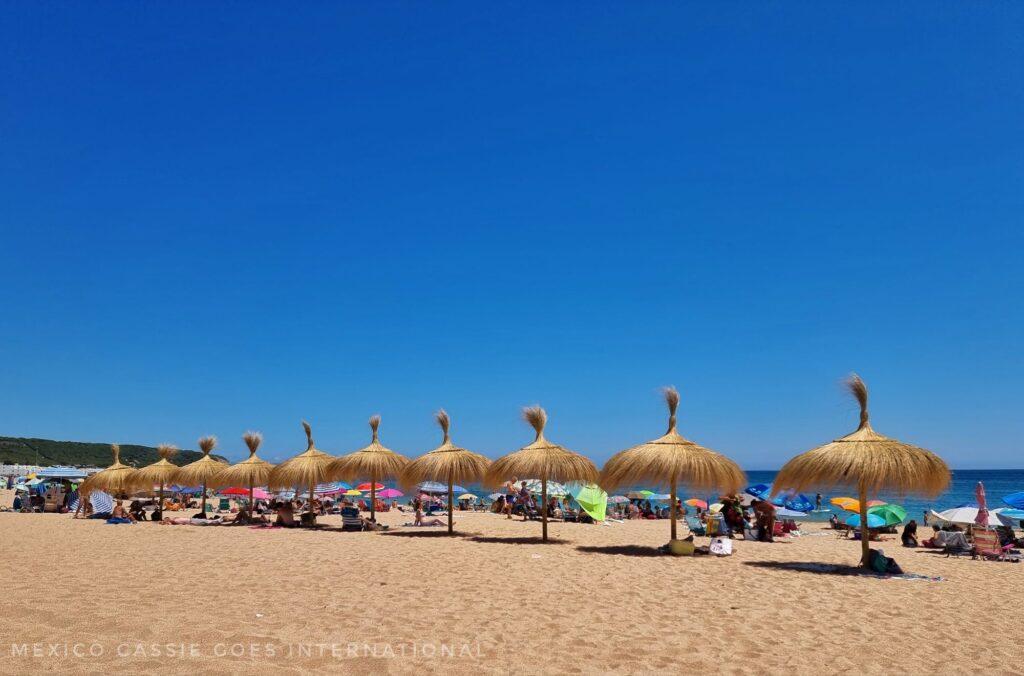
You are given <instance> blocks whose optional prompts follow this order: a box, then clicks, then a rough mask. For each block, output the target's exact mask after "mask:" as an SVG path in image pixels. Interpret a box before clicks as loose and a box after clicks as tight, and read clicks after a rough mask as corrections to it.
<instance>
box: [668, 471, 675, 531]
mask: <svg viewBox="0 0 1024 676" xmlns="http://www.w3.org/2000/svg"><path fill="white" fill-rule="evenodd" d="M671 500H672V507H671V508H670V510H669V513H670V514H671V515H672V539H673V540H675V539H676V478H675V477H672V492H671Z"/></svg>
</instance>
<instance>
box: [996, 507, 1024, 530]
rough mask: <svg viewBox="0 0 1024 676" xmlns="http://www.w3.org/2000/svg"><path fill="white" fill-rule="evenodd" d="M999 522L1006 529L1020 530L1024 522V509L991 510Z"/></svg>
mask: <svg viewBox="0 0 1024 676" xmlns="http://www.w3.org/2000/svg"><path fill="white" fill-rule="evenodd" d="M992 511H993V512H994V513H995V515H996V518H997V519H999V522H1000V523H1002V524H1003V525H1004V526H1006V527H1007V528H1020V523H1021V521H1024V509H993V510H992Z"/></svg>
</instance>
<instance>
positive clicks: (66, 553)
mask: <svg viewBox="0 0 1024 676" xmlns="http://www.w3.org/2000/svg"><path fill="white" fill-rule="evenodd" d="M0 493H2V494H0V500H2V501H3V502H2V503H0V504H5V505H9V504H10V497H11V496H10V493H9V492H0ZM381 519H382V522H384V523H388V524H392V525H393V526H398V525H399V524H401V523H403V522H405V521H407V520H410V519H409V515H407V514H398V513H395V512H392V513H385V514H382V515H381ZM321 523H324V524H327V525H330V526H337V525H338V523H339V520H338V518H337V517H328V518H324V519H321ZM456 528H457V529H458V530H459V531H460V534H459V535H458V536H457V537H454V538H449V537H447V536H446V535H445V534H443V533H442V532H441V531H443V529H439V528H438V529H428V528H423V529H415V528H400V529H397V530H395V531H393V532H391V533H345V532H340V531H332V530H321V531H310V530H293V529H274V530H253V529H250V528H247V527H231V528H229V527H205V528H204V527H195V526H159V525H155V524H149V523H145V524H138V525H132V526H113V525H107V524H105V523H103V522H102V521H83V520H77V521H76V520H73V519H72V518H71V517H70V516H68V515H54V514H13V513H0V542H2V543H3V545H2V546H3V570H4V575H3V578H4V582H5V584H4V588H3V593H2V598H0V670H3V671H4V672H6V673H26V672H35V671H43V670H46V671H73V672H76V673H83V672H111V671H117V672H128V671H131V672H136V673H139V672H157V671H159V672H161V673H237V672H242V671H246V672H260V673H262V672H268V673H269V672H276V673H307V672H310V671H313V672H328V671H331V672H338V671H339V670H344V671H345V672H346V673H357V674H359V673H365V674H371V673H374V674H375V673H391V672H394V673H409V672H413V671H424V670H427V671H444V672H446V673H508V672H513V671H515V672H520V671H523V670H529V671H532V672H534V673H587V674H591V673H638V672H669V671H671V672H704V673H730V674H731V673H737V674H740V673H742V674H746V673H750V674H764V673H783V672H785V673H815V674H821V673H825V674H833V673H843V672H848V671H857V672H859V673H867V674H893V673H914V674H944V673H950V674H952V673H964V672H968V671H974V672H975V673H979V672H984V673H1022V672H1024V656H1022V653H1021V650H1020V647H1019V646H1020V643H1019V640H1018V639H1019V635H1020V634H1019V632H1020V625H1019V622H1018V621H1017V620H1016V619H1014V618H1016V617H1019V614H1020V610H1021V608H1022V607H1024V592H1022V591H1021V580H1022V575H1024V564H1007V563H995V562H984V561H972V560H970V558H969V557H967V558H960V559H954V558H949V559H947V558H945V557H943V556H942V555H939V554H935V553H933V552H931V551H928V550H907V549H902V548H901V547H899V543H898V541H888V542H883V543H881V544H880V546H881V547H883V548H884V549H885V551H886V553H887V554H889V555H891V556H895V557H896V558H897V560H898V561H899V563H900V564H901V565H902V566H903V568H904V569H905V570H906V571H908V572H914V573H919V574H923V575H927V576H938V577H942V578H944V579H943V580H942V581H940V582H932V581H923V580H904V579H884V578H877V577H869V576H861V575H846V574H839V573H838V572H836V571H831V572H810V571H807V570H805V564H808V563H825V564H839V565H848V564H853V563H855V562H856V561H857V560H858V557H859V552H860V550H859V544H858V543H856V542H853V541H847V540H840V539H837V538H836V537H835V535H834V534H832V533H831V532H830V531H824V530H819V529H814V530H812V532H814V533H815V535H812V536H809V537H802V538H795V539H793V540H792V541H788V542H777V543H774V544H762V543H756V542H744V541H743V540H742V539H738V540H736V541H735V553H734V555H733V556H731V557H727V558H714V557H708V556H703V557H696V558H673V557H668V556H662V555H655V554H654V548H655V547H657V546H658V545H660V544H662V543H664V542H665V541H666V539H667V533H668V523H667V522H666V521H636V522H628V523H624V524H613V525H609V526H600V525H581V524H561V523H555V524H552V525H551V534H552V536H553V537H554V538H556V540H555V541H553V542H552V543H550V544H540V543H539V542H537V540H536V538H537V536H539V534H540V524H538V523H535V522H531V523H522V522H520V521H519V520H515V521H508V520H506V519H504V518H503V517H500V516H497V515H493V514H465V515H460V516H459V517H458V518H457V525H456ZM700 542H707V539H706V538H698V544H699V543H700ZM876 546H878V545H876ZM922 646H924V647H926V649H925V650H924V651H922V650H921V647H922ZM90 652H92V653H94V655H90V654H89V653H90ZM76 653H77V655H76ZM95 653H99V654H95Z"/></svg>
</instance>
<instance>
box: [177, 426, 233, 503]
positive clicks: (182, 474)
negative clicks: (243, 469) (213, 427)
mask: <svg viewBox="0 0 1024 676" xmlns="http://www.w3.org/2000/svg"><path fill="white" fill-rule="evenodd" d="M216 446H217V437H213V436H210V437H203V438H201V439H200V440H199V450H200V451H202V452H203V457H201V458H199V459H198V460H196V461H195V462H190V463H189V464H187V465H185V466H184V467H182V468H181V469H179V470H178V473H177V474H175V475H174V481H175V482H176V483H179V484H181V485H182V486H192V487H195V486H202V487H203V497H202V501H201V502H200V505H199V510H200V513H201V514H203V515H204V516H205V515H206V489H207V487H208V486H209V484H210V483H211V482H212V481H213V480H214V479H215V478H216V476H217V475H218V474H220V473H221V472H222V471H224V469H225V468H226V467H227V466H228V465H227V463H226V462H222V461H220V460H214V459H213V458H211V457H210V451H212V450H213V449H214V448H215V447H216Z"/></svg>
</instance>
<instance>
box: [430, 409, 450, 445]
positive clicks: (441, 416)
mask: <svg viewBox="0 0 1024 676" xmlns="http://www.w3.org/2000/svg"><path fill="white" fill-rule="evenodd" d="M434 420H436V421H437V424H438V425H440V426H441V431H442V432H443V433H444V441H450V440H451V436H450V435H449V433H448V431H449V429H450V428H451V424H452V421H451V418H449V417H448V412H447V411H445V410H444V409H443V408H442V409H440V410H439V411H438V412H437V413H435V414H434ZM442 443H443V442H442Z"/></svg>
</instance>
